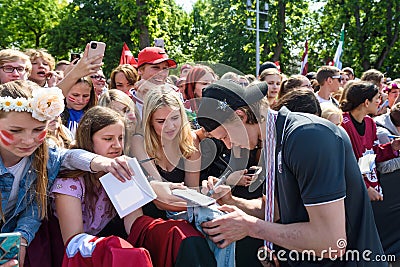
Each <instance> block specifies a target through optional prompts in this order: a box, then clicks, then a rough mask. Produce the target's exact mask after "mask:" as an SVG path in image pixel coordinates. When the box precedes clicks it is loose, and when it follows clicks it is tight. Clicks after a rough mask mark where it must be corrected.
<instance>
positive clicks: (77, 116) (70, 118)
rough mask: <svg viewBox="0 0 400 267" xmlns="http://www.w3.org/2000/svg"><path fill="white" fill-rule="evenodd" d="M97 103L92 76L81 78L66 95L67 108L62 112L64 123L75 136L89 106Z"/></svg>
mask: <svg viewBox="0 0 400 267" xmlns="http://www.w3.org/2000/svg"><path fill="white" fill-rule="evenodd" d="M96 104H97V98H96V94H95V91H94V88H93V83H92V81H91V79H90V78H87V77H83V78H80V79H79V80H78V81H77V82H76V83H75V85H73V86H72V87H71V89H70V91H69V92H68V94H67V95H66V99H65V106H66V107H65V110H64V111H63V113H62V114H61V119H62V122H63V124H64V125H65V126H66V127H67V128H68V129H69V130H70V131H71V132H72V134H73V136H75V132H76V129H77V128H78V123H79V121H80V120H81V118H82V116H83V114H84V113H85V111H86V110H88V109H89V108H91V107H93V106H95V105H96Z"/></svg>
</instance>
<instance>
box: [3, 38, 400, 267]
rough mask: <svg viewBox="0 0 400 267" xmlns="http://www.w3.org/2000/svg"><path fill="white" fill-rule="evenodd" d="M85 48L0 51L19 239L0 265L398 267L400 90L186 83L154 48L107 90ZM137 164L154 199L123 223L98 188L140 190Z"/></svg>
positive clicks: (9, 208)
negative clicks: (181, 193)
mask: <svg viewBox="0 0 400 267" xmlns="http://www.w3.org/2000/svg"><path fill="white" fill-rule="evenodd" d="M88 51H89V45H87V46H86V48H85V51H84V53H83V54H82V56H81V58H79V59H78V58H77V59H74V60H73V61H72V62H69V61H66V60H61V61H59V62H57V63H56V62H55V60H54V58H53V57H52V55H50V54H49V53H48V52H47V51H46V50H43V49H29V50H27V51H24V52H22V51H18V50H15V49H4V50H0V168H1V169H0V170H1V173H0V193H1V206H0V213H1V218H2V220H1V232H2V233H9V232H20V233H21V236H22V237H21V243H20V254H19V259H18V261H17V259H12V260H9V261H8V262H6V263H4V264H2V265H0V267H8V266H15V265H17V264H19V266H31V267H36V266H41V267H51V266H54V267H58V266H63V267H74V266H367V265H368V266H388V264H390V265H392V266H398V265H399V257H400V235H398V234H396V232H398V231H396V226H397V225H398V224H397V223H398V222H400V213H399V210H400V209H399V208H398V207H400V199H399V197H398V195H399V194H396V191H395V189H396V186H395V185H397V184H396V177H398V175H400V157H399V150H400V103H398V102H400V99H399V94H400V79H393V80H392V79H390V78H389V77H385V76H384V74H383V73H381V72H380V71H378V70H375V69H371V70H367V71H365V72H364V73H362V75H361V76H360V78H357V77H356V74H355V73H354V70H353V69H352V68H351V67H346V68H343V69H342V70H340V69H338V68H336V67H334V66H321V67H319V68H318V69H317V70H316V71H315V72H310V73H308V74H307V75H306V76H303V75H298V74H293V75H286V74H284V73H282V72H281V71H280V70H279V68H278V67H277V66H276V65H275V64H274V63H272V62H265V63H264V64H262V65H261V66H260V71H259V73H258V75H257V77H256V76H254V75H241V74H238V73H236V72H226V73H219V70H217V69H213V65H205V64H194V63H193V64H191V63H185V64H182V65H181V66H180V69H179V76H176V75H170V73H169V70H170V69H174V68H178V63H177V62H176V61H175V60H174V59H171V58H170V57H169V56H168V54H167V53H166V51H165V50H164V49H163V48H159V47H146V48H144V49H143V50H141V51H140V52H139V54H138V58H137V64H136V65H130V64H122V65H119V66H116V67H115V68H114V69H113V70H112V72H111V73H110V75H109V79H107V77H106V75H105V74H104V72H103V71H102V64H103V63H101V61H102V58H103V56H104V55H97V56H93V57H90V56H89V52H88ZM99 62H100V63H99ZM131 157H136V158H137V160H138V161H139V162H140V164H141V167H142V169H143V171H144V173H145V175H146V176H147V178H148V181H149V183H150V185H151V187H152V188H153V190H154V192H155V193H156V195H157V198H156V199H155V200H153V201H152V202H150V203H148V204H146V205H144V206H143V207H141V208H139V209H137V210H135V211H133V212H131V213H130V214H128V215H127V216H125V217H124V218H120V217H119V216H118V215H117V213H116V210H115V208H114V207H113V205H112V203H111V201H110V199H109V197H108V196H107V194H106V191H105V189H104V188H103V187H102V185H101V183H100V182H99V178H100V177H101V176H103V175H105V174H107V173H112V174H113V175H114V176H115V177H116V179H118V180H120V182H121V183H123V182H125V181H126V180H130V179H135V174H134V173H133V172H132V170H130V168H129V167H128V161H129V159H130V158H131ZM257 170H262V171H261V172H259V171H257ZM221 177H226V180H225V179H224V178H221ZM185 188H191V189H194V190H197V191H198V192H199V193H202V194H208V195H211V196H212V197H213V198H215V199H216V200H217V203H216V204H213V205H211V206H209V207H192V205H191V203H187V202H186V201H185V200H183V199H182V198H179V197H177V196H175V195H173V194H172V190H173V189H185ZM385 218H391V221H390V222H388V221H387V220H385ZM355 251H356V252H357V253H359V254H358V256H359V257H354V252H355ZM365 251H368V252H369V253H368V255H367V257H365ZM348 252H350V253H351V255H350V256H351V257H350V256H349V253H348Z"/></svg>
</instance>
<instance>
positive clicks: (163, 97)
mask: <svg viewBox="0 0 400 267" xmlns="http://www.w3.org/2000/svg"><path fill="white" fill-rule="evenodd" d="M143 124H144V144H145V150H146V152H147V154H148V156H149V157H150V158H154V159H155V164H156V167H157V169H158V171H159V173H160V175H161V177H162V178H164V179H166V180H168V181H170V182H177V183H180V182H184V183H185V185H187V186H189V187H198V186H199V183H200V181H199V179H200V152H199V149H198V141H197V137H196V135H195V134H194V133H192V131H191V128H190V123H189V122H188V119H187V117H186V112H185V108H184V106H183V103H182V101H181V99H180V97H179V95H178V94H177V93H176V92H175V91H173V90H171V89H167V88H165V87H164V86H160V87H156V88H154V89H152V90H151V91H149V93H148V94H147V95H146V98H145V102H144V109H143Z"/></svg>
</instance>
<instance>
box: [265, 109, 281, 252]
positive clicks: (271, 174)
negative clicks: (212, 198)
mask: <svg viewBox="0 0 400 267" xmlns="http://www.w3.org/2000/svg"><path fill="white" fill-rule="evenodd" d="M277 117H278V112H276V111H274V110H271V109H268V114H267V118H266V135H265V142H264V160H265V168H266V174H265V176H266V177H265V220H266V221H267V222H273V221H274V196H275V195H274V192H275V148H276V126H275V122H276V119H277ZM266 245H267V246H268V248H269V249H271V250H272V243H271V242H266Z"/></svg>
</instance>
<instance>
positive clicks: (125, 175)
mask: <svg viewBox="0 0 400 267" xmlns="http://www.w3.org/2000/svg"><path fill="white" fill-rule="evenodd" d="M128 159H129V158H128V157H126V156H119V157H116V158H113V159H112V158H107V157H103V156H97V157H95V158H93V160H92V162H90V168H91V169H92V171H94V172H105V173H108V172H110V173H112V174H113V175H114V176H115V177H116V178H117V179H118V180H120V181H121V182H125V181H126V180H131V179H132V176H134V175H135V173H134V172H133V171H132V170H131V169H130V168H129V165H128Z"/></svg>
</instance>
